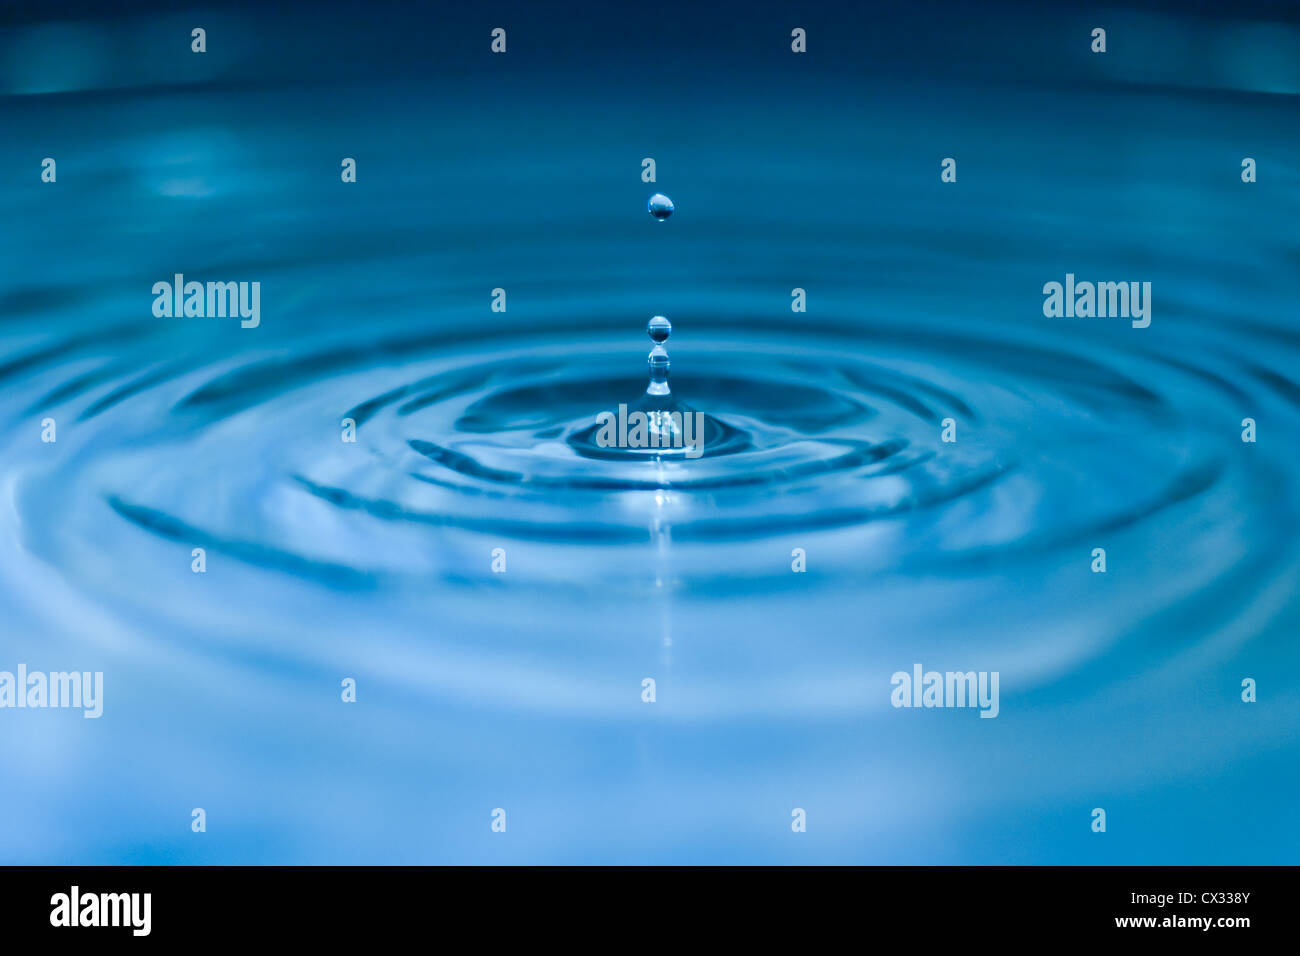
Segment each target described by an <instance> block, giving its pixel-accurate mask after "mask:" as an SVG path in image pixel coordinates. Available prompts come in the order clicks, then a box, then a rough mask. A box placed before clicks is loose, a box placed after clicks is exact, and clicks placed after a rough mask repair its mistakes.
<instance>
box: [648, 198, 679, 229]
mask: <svg viewBox="0 0 1300 956" xmlns="http://www.w3.org/2000/svg"><path fill="white" fill-rule="evenodd" d="M645 207H646V209H647V210H648V211H649V212H650V215H652V216H654V217H655V218H656V219H658V220H659V221H660V222H663V221H664V220H665V219H667V218H668V217H669V216H671V215H672V214H673V208H674V207H673V201H672V200H671V199H669V198H668V197H667V196H665V195H664V194H663V193H655V194H654V195H653V196H651V197H650V201H649V202H648V203H646V205H645Z"/></svg>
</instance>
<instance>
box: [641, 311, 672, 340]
mask: <svg viewBox="0 0 1300 956" xmlns="http://www.w3.org/2000/svg"><path fill="white" fill-rule="evenodd" d="M645 331H646V334H647V335H649V336H650V339H651V341H653V342H658V343H660V344H662V343H664V342H667V341H668V336H670V335H672V334H673V324H672V323H671V322H669V321H668V320H667V319H665V318H664V317H663V316H662V315H656V316H655V317H654V318H653V319H651V320H650V321H649V322H647V323H646V327H645Z"/></svg>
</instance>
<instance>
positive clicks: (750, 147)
mask: <svg viewBox="0 0 1300 956" xmlns="http://www.w3.org/2000/svg"><path fill="white" fill-rule="evenodd" d="M1049 6H1050V7H1051V9H1040V8H1039V5H1006V6H992V7H988V8H987V9H986V8H984V7H983V5H981V6H980V7H979V8H974V7H967V6H965V5H924V4H918V5H908V6H907V7H906V8H905V9H890V10H888V11H884V12H879V11H877V12H875V13H874V14H873V13H870V12H869V11H866V10H863V9H858V8H857V7H856V6H855V7H847V6H845V7H835V6H828V7H826V8H823V9H820V10H817V11H812V12H809V13H807V14H806V15H803V16H802V17H801V18H800V20H801V21H806V22H800V21H799V20H793V19H792V17H796V16H797V15H795V14H790V13H787V12H784V11H782V10H781V9H780V8H778V7H775V6H771V7H769V6H762V5H760V6H758V7H748V8H746V10H745V11H744V13H743V15H742V14H740V13H737V12H736V11H728V10H723V9H716V10H714V9H711V10H709V11H703V12H697V13H696V14H693V15H690V16H688V15H685V14H678V13H675V12H673V11H671V10H668V9H657V10H644V11H636V12H630V11H624V10H617V9H607V8H603V7H592V8H590V9H587V10H585V11H584V12H583V13H582V15H581V16H579V15H578V14H577V13H576V12H573V11H568V12H563V13H561V12H556V10H555V9H553V8H550V7H543V6H538V7H532V6H522V7H518V8H510V7H503V8H500V9H499V10H494V11H492V14H491V15H490V16H489V15H488V14H487V13H483V14H481V15H476V14H473V13H470V12H467V11H459V12H453V11H436V10H433V11H430V10H425V11H423V12H420V11H415V10H413V9H412V8H411V7H409V6H391V7H390V6H385V5H383V4H378V5H375V4H370V5H366V6H364V7H362V6H355V7H354V6H345V5H335V6H329V5H327V7H328V9H325V10H323V11H321V12H320V15H319V16H314V17H312V18H310V19H307V18H293V17H290V16H289V15H288V14H285V13H280V12H277V11H274V10H265V9H262V8H260V7H259V6H256V5H251V6H246V7H244V6H240V7H228V8H223V9H212V10H210V11H198V12H196V13H194V14H193V15H191V14H188V13H187V14H184V15H177V14H174V13H170V12H167V11H166V10H165V9H154V8H152V7H149V6H147V5H141V6H130V7H127V8H126V10H125V12H124V13H120V14H119V15H117V16H114V17H113V18H109V17H108V16H107V15H105V14H102V13H96V12H95V11H94V10H93V8H87V9H86V10H80V9H76V8H71V7H70V8H68V9H67V10H66V11H57V10H56V11H53V12H48V11H44V10H38V11H34V12H29V13H27V14H25V15H24V17H25V18H23V19H20V18H18V15H16V14H15V15H13V19H12V20H11V22H10V23H9V24H8V28H7V29H6V30H5V31H3V35H4V40H3V41H0V63H3V64H4V71H3V73H2V74H0V82H2V83H3V86H0V93H2V94H3V98H2V99H0V111H2V113H3V126H4V129H5V135H4V137H3V139H0V168H3V169H4V170H6V173H7V175H6V177H5V179H4V183H3V185H0V220H2V221H3V222H4V223H5V226H6V228H5V229H4V230H3V231H2V232H0V421H3V422H4V423H5V424H4V426H3V428H0V622H2V623H0V670H10V671H12V670H14V669H15V668H16V666H17V665H18V664H19V663H25V664H26V665H27V666H28V668H29V669H32V670H38V669H43V670H47V671H49V670H74V669H75V670H79V671H102V672H103V674H104V688H105V690H104V713H103V716H102V717H101V718H99V719H98V720H86V719H83V718H82V716H81V714H80V713H78V712H76V711H71V710H68V711H59V710H8V709H6V710H0V779H2V780H3V787H2V788H0V861H4V862H21V863H51V862H76V863H116V862H128V863H198V862H214V863H283V862H291V863H353V862H383V863H399V862H400V863H418V862H463V863H470V862H473V863H478V862H484V863H496V862H566V863H575V862H617V863H623V862H650V863H669V862H688V863H721V862H742V863H776V862H843V863H848V862H882V863H1027V862H1032V863H1108V862H1118V863H1229V862H1231V863H1282V862H1294V861H1295V860H1296V857H1297V851H1298V850H1300V823H1297V818H1296V814H1295V806H1296V799H1297V792H1298V790H1300V771H1298V770H1297V767H1298V766H1300V762H1298V761H1300V742H1298V740H1300V738H1298V737H1297V727H1298V726H1300V676H1298V675H1300V667H1298V665H1300V650H1298V649H1297V647H1298V645H1297V633H1300V599H1298V598H1297V592H1296V584H1297V576H1298V574H1300V548H1298V547H1297V531H1298V529H1300V476H1298V474H1297V469H1296V460H1297V459H1296V454H1295V449H1296V447H1297V439H1298V438H1300V430H1298V426H1300V376H1298V375H1297V369H1298V368H1300V364H1297V360H1298V359H1300V326H1298V325H1297V320H1296V311H1295V306H1296V300H1295V276H1296V267H1297V264H1298V263H1300V241H1298V240H1297V238H1296V229H1295V224H1296V222H1297V221H1300V193H1298V192H1297V189H1296V183H1297V181H1300V124H1298V123H1297V119H1298V118H1300V117H1298V116H1297V110H1296V102H1297V101H1296V97H1297V94H1298V93H1300V55H1298V54H1300V28H1298V27H1297V25H1296V24H1295V22H1294V21H1293V20H1292V19H1289V18H1290V17H1291V16H1292V15H1291V14H1288V13H1287V12H1286V10H1285V8H1281V7H1274V6H1269V5H1263V6H1259V7H1256V8H1253V9H1248V8H1241V9H1239V10H1236V12H1233V13H1214V12H1209V11H1202V12H1199V13H1196V14H1187V13H1181V12H1178V11H1177V10H1176V9H1174V8H1173V7H1166V8H1163V9H1157V10H1154V11H1148V12H1137V11H1133V10H1126V9H1124V8H1115V9H1112V10H1109V11H1105V12H1104V15H1103V14H1098V13H1096V12H1093V11H1090V10H1089V9H1088V8H1086V7H1077V8H1076V7H1071V6H1069V5H1064V6H1059V7H1058V6H1057V5H1049ZM576 9H577V8H575V10H576ZM566 10H567V8H566ZM1098 17H1101V19H1102V20H1104V22H1100V21H1099V22H1094V20H1098ZM484 18H486V19H484ZM489 20H491V21H492V22H489ZM498 20H499V21H500V25H503V26H505V27H507V28H508V30H509V37H510V39H509V43H510V46H509V50H508V52H507V54H506V55H505V56H497V57H494V56H493V55H492V54H491V53H489V52H488V46H489V42H490V39H489V36H488V34H489V31H490V28H491V27H492V26H495V25H498V22H497V21H498ZM192 21H193V22H192ZM196 25H205V26H206V28H207V30H208V44H209V52H207V53H205V54H202V55H198V54H192V53H191V52H190V51H189V31H190V28H191V27H193V26H196ZM796 25H798V26H804V27H805V28H806V29H807V30H808V36H809V52H808V53H807V54H804V55H795V54H792V53H790V52H789V33H790V29H791V27H793V26H796ZM1097 25H1104V26H1106V27H1107V28H1108V32H1109V43H1110V48H1109V50H1108V52H1107V53H1106V54H1104V55H1100V56H1099V55H1094V54H1091V53H1090V52H1089V50H1088V42H1089V41H1088V36H1089V31H1090V30H1091V28H1092V27H1093V26H1097ZM665 38H667V39H668V40H669V41H670V42H668V43H665V42H664V41H665ZM46 156H49V157H53V158H55V159H56V160H57V164H58V165H57V182H55V183H53V184H51V183H42V182H41V180H40V161H41V159H42V158H44V157H46ZM948 156H952V157H955V158H956V159H957V162H958V179H957V182H956V183H942V182H941V181H940V176H939V173H940V160H941V159H942V158H944V157H948ZM1246 156H1250V157H1252V158H1254V159H1255V160H1256V161H1257V163H1258V170H1259V180H1258V182H1256V183H1253V184H1246V183H1243V182H1242V181H1241V177H1240V169H1241V160H1242V158H1243V157H1246ZM343 157H354V158H356V160H357V182H355V183H348V184H345V183H343V182H341V181H340V175H339V173H340V162H341V160H342V158H343ZM644 157H653V158H654V159H655V160H656V165H657V181H656V182H655V183H653V184H647V183H644V182H642V180H641V160H642V159H643V158H644ZM660 190H662V191H663V192H664V193H666V194H667V195H670V196H672V199H673V202H674V204H675V212H674V214H673V215H672V217H671V218H670V219H668V220H666V221H662V222H657V221H655V219H654V218H652V216H650V215H647V211H646V203H647V198H648V197H649V196H650V195H651V194H653V193H654V192H657V191H660ZM176 273H183V274H184V275H185V276H186V278H187V279H192V280H199V281H207V280H213V281H257V282H260V283H261V315H260V324H259V325H258V326H257V327H256V328H249V329H244V328H241V327H240V323H239V320H238V319H230V318H197V317H190V318H185V317H181V318H176V317H171V318H158V317H155V316H154V314H153V312H152V307H153V302H154V296H153V294H152V293H151V291H150V290H151V287H152V286H153V284H154V283H155V282H158V281H170V280H171V279H172V277H173V275H174V274H176ZM1066 273H1073V274H1075V275H1077V276H1078V277H1079V279H1080V280H1081V281H1082V280H1102V281H1130V280H1132V281H1149V282H1150V283H1151V284H1152V289H1153V296H1152V311H1151V317H1152V321H1151V324H1150V326H1149V327H1148V328H1143V329H1137V328H1133V327H1132V326H1131V324H1130V323H1129V322H1128V321H1127V320H1123V319H1110V318H1105V319H1103V318H1047V317H1045V316H1044V314H1043V308H1042V306H1043V294H1042V291H1041V290H1042V286H1043V284H1044V283H1046V282H1049V281H1062V280H1063V279H1064V276H1065V275H1066ZM497 288H501V289H504V290H506V295H507V307H506V310H505V311H503V312H497V311H493V310H492V301H493V290H494V289H497ZM795 288H802V289H804V290H806V295H807V311H806V312H804V313H794V312H792V311H791V307H790V306H791V301H792V299H791V290H792V289H795ZM657 314H662V315H664V316H667V317H668V318H669V319H670V320H671V322H672V338H671V342H670V343H669V344H668V348H669V350H670V352H671V358H672V372H671V381H672V394H673V397H674V399H675V400H678V401H680V402H682V403H685V404H686V405H688V406H690V407H691V408H693V409H698V410H700V411H702V412H704V413H705V414H707V415H708V416H709V418H710V421H711V422H714V423H716V429H717V430H716V431H710V432H709V435H710V441H711V444H707V445H706V454H705V455H704V456H703V457H701V458H700V459H698V460H694V461H692V460H684V459H682V458H681V457H680V456H677V457H674V456H649V457H647V456H644V455H620V454H609V455H606V454H600V453H595V452H594V450H593V449H592V448H591V447H590V442H589V441H587V438H588V437H589V435H588V429H590V428H591V426H592V423H593V421H594V420H595V417H596V415H597V414H598V413H599V412H601V411H602V410H606V409H616V408H617V406H618V405H619V403H629V402H630V403H635V402H636V401H637V400H638V398H639V397H640V396H642V394H643V393H644V391H645V388H646V383H647V368H646V353H647V349H648V347H649V345H650V343H649V342H648V341H647V338H646V336H645V331H646V322H647V320H648V319H649V318H650V317H651V316H652V315H657ZM47 417H48V418H53V419H55V421H56V423H57V441H56V442H54V443H45V442H42V441H41V432H42V421H43V420H44V419H45V418H47ZM345 418H351V419H352V420H353V421H355V422H356V441H355V442H354V443H349V442H344V441H342V440H341V422H342V420H343V419H345ZM1244 418H1253V419H1254V420H1255V421H1256V423H1257V427H1258V441H1256V442H1255V443H1244V442H1242V441H1241V432H1242V426H1241V422H1242V419H1244ZM946 419H951V420H952V421H953V422H954V423H955V428H956V434H957V441H956V442H955V443H945V442H943V441H941V437H940V436H941V431H942V426H943V422H944V421H945V420H946ZM711 427H715V426H711ZM194 548H203V549H205V551H206V560H207V570H206V572H205V573H203V574H196V573H193V572H192V570H191V561H192V557H191V554H192V550H193V549H194ZM1094 548H1105V549H1106V553H1107V565H1108V567H1107V571H1106V573H1105V574H1095V573H1093V572H1092V571H1091V569H1090V565H1091V563H1092V552H1093V549H1094ZM495 549H502V551H503V559H504V561H505V567H506V570H505V572H504V573H496V572H494V571H493V562H494V556H493V553H494V550H495ZM794 549H803V550H804V552H805V554H806V560H807V570H806V572H803V573H795V572H793V571H792V551H793V550H794ZM914 662H920V663H922V664H924V665H925V667H926V668H927V669H930V668H933V669H936V670H940V671H946V670H961V671H965V670H975V671H997V672H999V674H1000V676H1001V682H1000V686H1001V700H1000V711H999V714H998V717H997V718H996V719H990V720H985V719H979V718H978V717H977V712H976V711H974V710H971V709H946V710H924V709H921V710H917V709H896V708H894V707H892V706H891V705H890V692H891V685H890V678H891V675H892V674H893V673H894V672H896V671H900V670H902V671H909V672H910V670H911V668H912V665H913V664H914ZM348 677H351V678H353V679H355V681H356V683H357V701H356V702H355V703H343V702H342V701H341V699H340V694H341V690H340V682H341V681H342V680H343V679H344V678H348ZM645 678H652V679H654V680H655V682H656V689H657V699H656V700H655V702H654V703H652V704H651V703H645V702H643V701H642V681H643V680H644V679H645ZM1245 678H1252V679H1254V680H1255V681H1256V682H1257V685H1258V701H1257V702H1256V703H1244V702H1243V701H1242V700H1241V684H1242V680H1243V679H1245ZM198 807H201V808H203V809H204V810H205V811H206V815H207V830H206V832H203V833H195V832H192V830H191V811H192V810H193V809H194V808H198ZM1097 807H1100V808H1104V809H1105V810H1106V813H1107V821H1108V826H1107V832H1105V833H1104V834H1101V833H1094V832H1092V830H1091V829H1090V823H1091V816H1090V814H1091V812H1092V810H1093V809H1094V808H1097ZM496 808H503V809H505V811H506V813H507V819H508V827H507V830H506V832H505V833H494V832H493V831H492V829H491V822H492V818H491V814H492V812H493V810H494V809H496ZM794 808H802V809H804V810H805V811H806V814H807V820H808V827H807V832H806V833H793V832H792V831H791V811H792V810H793V809H794Z"/></svg>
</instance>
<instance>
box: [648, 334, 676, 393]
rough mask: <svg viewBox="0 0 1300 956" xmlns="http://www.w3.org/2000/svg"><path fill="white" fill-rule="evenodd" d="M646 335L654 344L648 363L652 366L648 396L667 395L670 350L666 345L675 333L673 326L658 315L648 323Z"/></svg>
mask: <svg viewBox="0 0 1300 956" xmlns="http://www.w3.org/2000/svg"><path fill="white" fill-rule="evenodd" d="M645 330H646V334H647V335H649V336H650V340H651V341H652V342H654V348H652V349H651V350H650V355H649V357H648V358H647V359H646V363H647V364H648V365H649V366H650V384H649V385H647V386H646V394H647V395H667V394H668V392H669V389H668V366H669V362H668V350H667V349H665V348H664V343H665V342H667V341H668V336H669V335H670V334H671V333H672V331H673V324H672V323H671V322H669V321H668V320H667V319H665V318H664V317H663V316H662V315H656V316H655V317H654V318H653V319H651V320H650V321H649V322H647V323H646V327H645Z"/></svg>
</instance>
